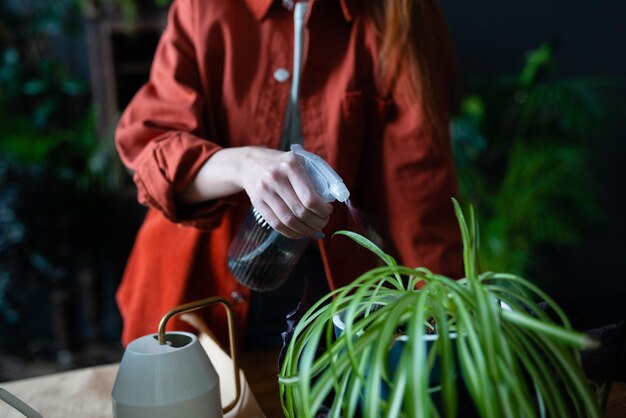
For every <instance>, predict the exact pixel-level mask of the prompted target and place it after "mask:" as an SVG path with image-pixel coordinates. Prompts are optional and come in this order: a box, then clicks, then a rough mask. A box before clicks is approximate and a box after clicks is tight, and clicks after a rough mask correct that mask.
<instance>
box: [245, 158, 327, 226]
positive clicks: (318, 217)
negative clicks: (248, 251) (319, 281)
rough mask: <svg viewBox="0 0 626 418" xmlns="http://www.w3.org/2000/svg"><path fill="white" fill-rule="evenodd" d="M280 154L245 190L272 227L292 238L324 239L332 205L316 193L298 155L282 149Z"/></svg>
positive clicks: (265, 166)
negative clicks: (323, 231)
mask: <svg viewBox="0 0 626 418" xmlns="http://www.w3.org/2000/svg"><path fill="white" fill-rule="evenodd" d="M277 157H278V158H275V159H273V161H271V162H270V163H268V164H265V165H264V168H263V170H261V173H260V176H259V177H258V178H257V179H256V180H255V181H254V186H253V187H252V188H251V189H250V190H248V189H246V191H247V192H248V195H249V196H250V200H251V201H252V204H253V205H254V207H255V208H256V209H257V210H258V211H259V212H260V213H261V215H262V216H263V217H264V218H265V220H266V221H267V222H268V223H269V224H270V226H271V227H272V228H274V229H275V230H276V231H278V232H279V233H281V234H283V235H285V236H287V237H289V238H302V237H312V238H321V236H323V235H322V234H321V230H322V228H324V227H325V226H326V224H327V223H328V220H329V216H330V214H331V213H332V210H333V207H332V205H331V204H330V203H327V202H325V201H324V200H323V199H322V198H321V197H320V196H319V194H317V192H316V191H315V188H314V186H313V184H312V182H311V181H310V180H309V179H308V176H307V174H306V172H305V170H304V167H303V165H302V163H301V162H300V161H299V159H298V157H297V156H296V155H294V154H293V153H291V152H282V153H278V155H277Z"/></svg>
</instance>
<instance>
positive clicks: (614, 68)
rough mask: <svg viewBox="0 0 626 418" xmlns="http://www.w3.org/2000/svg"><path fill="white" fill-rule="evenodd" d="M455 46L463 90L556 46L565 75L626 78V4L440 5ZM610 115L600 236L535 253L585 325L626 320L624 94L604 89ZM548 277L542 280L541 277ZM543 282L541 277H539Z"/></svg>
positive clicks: (552, 286)
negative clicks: (548, 44)
mask: <svg viewBox="0 0 626 418" xmlns="http://www.w3.org/2000/svg"><path fill="white" fill-rule="evenodd" d="M441 4H442V6H443V8H444V11H445V14H446V16H447V19H448V23H449V26H450V30H451V32H452V34H453V37H454V41H455V44H456V51H457V57H458V60H459V66H460V69H461V72H462V77H463V79H464V85H465V88H466V89H467V88H469V87H468V86H471V85H472V82H473V80H475V79H477V78H479V79H484V78H489V77H492V76H495V75H499V74H503V73H514V72H516V71H518V70H519V68H520V67H521V65H522V60H523V57H524V54H525V52H526V51H528V50H530V49H533V48H536V47H537V46H538V45H540V44H542V43H543V42H545V41H548V40H553V41H555V42H556V43H557V44H558V45H559V47H558V49H557V52H556V61H557V64H558V65H559V68H560V73H561V74H563V75H564V76H576V77H577V76H603V77H607V76H615V77H625V76H626V52H625V47H626V25H625V24H624V17H625V16H626V3H625V2H622V1H606V0H605V1H594V2H590V1H583V0H572V1H563V0H552V1H539V0H529V1H524V2H513V1H506V2H502V1H494V0H490V1H485V0H478V1H473V2H461V1H450V0H442V1H441ZM598 92H599V94H600V95H601V97H602V99H603V100H604V101H605V103H607V109H608V110H609V112H610V115H608V116H609V117H607V123H606V124H605V126H604V127H603V129H604V131H601V132H599V133H598V136H597V137H596V138H593V139H592V140H593V141H594V142H595V144H596V145H595V147H596V150H597V151H598V156H599V161H598V163H597V164H596V165H595V167H594V170H593V171H592V172H591V173H590V175H592V176H594V177H596V178H597V184H598V188H599V189H598V196H599V199H600V206H601V209H602V212H603V219H602V220H601V223H600V224H599V225H598V226H597V227H596V228H595V231H594V232H593V233H591V234H589V236H588V237H587V238H586V239H585V240H584V241H583V242H582V243H581V244H579V245H577V246H576V248H570V249H562V250H560V251H550V253H549V254H541V253H538V254H537V257H540V258H542V261H543V263H542V265H543V267H542V268H541V271H539V272H537V273H538V274H539V275H542V276H550V279H549V280H548V279H546V280H545V281H547V282H548V283H549V285H548V286H547V287H546V290H547V291H549V292H550V293H551V294H552V295H553V296H554V297H556V298H557V299H558V300H559V301H560V302H561V303H562V304H564V305H565V306H566V307H567V308H568V309H569V310H570V311H571V312H572V313H574V314H575V315H579V316H582V317H583V318H582V319H583V320H584V321H583V322H584V323H585V325H589V326H594V325H597V324H599V323H602V322H607V321H613V320H623V318H624V312H625V309H624V303H625V302H626V277H624V273H623V265H624V260H625V258H626V257H625V256H626V243H625V241H624V237H626V216H625V215H624V203H625V198H624V190H625V188H624V185H623V180H624V179H625V176H624V161H623V158H624V156H625V155H626V141H625V139H626V122H625V121H626V100H624V95H625V94H626V88H624V84H621V86H610V87H599V88H598ZM544 278H545V277H544ZM538 279H539V280H541V279H542V277H539V278H538Z"/></svg>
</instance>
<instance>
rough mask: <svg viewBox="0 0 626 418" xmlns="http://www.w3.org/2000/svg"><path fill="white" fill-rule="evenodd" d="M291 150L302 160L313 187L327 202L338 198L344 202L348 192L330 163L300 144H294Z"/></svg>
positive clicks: (348, 194) (348, 195)
mask: <svg viewBox="0 0 626 418" xmlns="http://www.w3.org/2000/svg"><path fill="white" fill-rule="evenodd" d="M291 151H293V153H294V154H296V155H298V156H300V157H302V158H303V160H304V168H305V170H306V172H307V174H308V175H309V178H310V179H311V181H312V182H313V184H314V186H315V189H316V190H317V192H318V193H319V194H320V196H322V198H323V199H324V200H326V201H327V202H332V201H334V200H338V201H340V202H345V201H346V200H348V197H350V192H349V191H348V188H347V187H346V185H345V184H343V180H342V179H341V177H339V175H338V174H337V173H336V172H335V170H333V169H332V168H331V166H330V165H328V163H327V162H326V161H324V160H323V159H322V158H320V157H318V156H317V155H315V154H313V153H310V152H308V151H305V150H304V148H302V146H301V145H298V144H294V145H292V146H291Z"/></svg>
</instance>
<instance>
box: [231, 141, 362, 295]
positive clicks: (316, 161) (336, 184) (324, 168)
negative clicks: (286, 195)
mask: <svg viewBox="0 0 626 418" xmlns="http://www.w3.org/2000/svg"><path fill="white" fill-rule="evenodd" d="M291 150H292V151H293V152H294V153H295V154H296V155H298V156H300V157H301V158H302V161H303V163H304V168H305V171H306V173H307V174H308V176H309V178H310V179H311V181H312V182H313V184H314V186H315V189H316V190H317V192H318V193H319V194H320V196H322V198H323V199H324V200H326V201H327V202H332V201H335V200H338V201H340V202H345V201H346V200H347V199H348V197H349V196H350V192H349V191H348V189H347V188H346V186H345V185H344V184H343V180H342V179H341V177H339V176H338V175H337V173H336V172H335V171H334V170H333V169H332V168H331V167H330V166H329V165H328V163H326V161H324V160H323V159H321V158H320V157H318V156H317V155H315V154H312V153H310V152H307V151H305V150H304V149H303V148H302V147H301V146H300V145H292V146H291ZM308 244H309V239H307V238H303V239H291V238H287V237H285V236H284V235H282V234H280V233H278V232H276V231H275V230H274V229H272V227H271V226H270V225H269V224H268V223H267V222H266V221H265V219H263V217H262V216H261V214H260V213H259V212H258V211H257V210H256V209H255V208H254V207H253V208H250V211H249V212H248V215H247V216H246V218H245V220H244V222H243V224H242V225H241V227H240V228H239V231H238V233H237V235H236V236H235V239H234V240H233V242H232V244H231V246H230V248H229V250H228V268H229V269H230V271H231V273H232V274H233V276H235V278H236V279H237V281H239V283H241V284H243V285H244V286H247V287H249V288H251V289H254V290H257V291H268V290H272V289H276V288H277V287H280V286H281V285H282V284H283V283H285V281H286V280H287V278H288V277H289V274H290V273H291V271H292V270H293V269H294V267H295V266H296V264H297V263H298V260H300V257H301V256H302V254H303V253H304V250H305V249H306V247H307V245H308Z"/></svg>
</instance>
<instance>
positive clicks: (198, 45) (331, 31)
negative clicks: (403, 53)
mask: <svg viewBox="0 0 626 418" xmlns="http://www.w3.org/2000/svg"><path fill="white" fill-rule="evenodd" d="M360 4H361V2H359V1H350V0H312V1H311V4H310V7H309V11H308V14H307V20H306V31H307V42H306V44H305V50H304V62H303V68H302V78H301V84H300V99H299V105H300V118H301V123H302V133H303V139H304V148H305V149H306V150H308V151H311V152H314V153H316V154H318V155H320V156H321V157H322V158H324V159H325V160H326V161H328V163H329V164H330V165H331V166H333V167H334V168H335V169H336V171H337V172H338V173H339V175H340V176H341V177H342V178H343V179H344V182H345V183H346V185H347V187H348V189H349V190H350V191H351V198H350V200H351V202H352V205H353V206H355V207H356V208H358V210H359V212H360V213H361V214H362V215H363V216H364V217H365V218H366V219H367V220H368V221H370V223H371V224H372V225H373V226H374V227H375V228H376V230H377V231H378V233H379V234H380V235H381V236H382V238H383V242H384V243H385V244H386V245H387V248H386V249H387V250H388V251H389V252H391V253H392V254H395V255H396V256H397V257H399V259H400V261H401V262H402V263H403V264H406V265H409V266H424V267H427V268H430V269H432V270H433V271H435V272H440V273H443V274H448V275H452V276H460V274H461V252H460V236H459V232H458V227H457V224H456V220H455V217H454V212H453V207H452V203H451V201H450V197H451V196H453V195H454V194H455V192H456V183H455V175H454V169H453V159H452V155H451V150H450V144H449V138H447V137H446V138H434V137H433V134H432V131H431V130H430V129H429V128H428V125H427V124H426V123H425V120H424V117H425V116H424V112H423V108H422V107H421V106H418V105H412V104H410V103H409V101H408V100H406V98H405V97H404V96H403V94H402V92H401V91H396V92H394V94H393V95H392V97H381V96H380V93H379V92H378V91H377V89H376V83H375V80H376V74H377V56H378V42H377V38H376V32H375V29H374V27H373V26H372V24H371V23H370V21H369V20H368V19H366V17H365V16H364V13H363V12H362V11H361V10H360V9H361V7H360ZM292 54H293V17H292V13H291V12H290V11H289V10H286V9H285V8H284V7H282V6H281V4H280V2H273V1H271V0H176V1H175V2H174V4H173V5H172V7H171V10H170V14H169V20H168V25H167V27H166V29H165V31H164V33H163V35H162V38H161V40H160V43H159V46H158V48H157V52H156V55H155V57H154V62H153V66H152V70H151V73H150V80H149V82H148V83H147V84H146V85H145V86H143V87H142V88H141V90H140V91H139V92H138V93H137V95H136V96H135V98H134V99H133V101H132V102H131V103H130V105H129V106H128V108H127V109H126V110H125V112H124V114H123V116H122V119H121V121H120V123H119V126H118V129H117V133H116V144H117V149H118V151H119V154H120V156H121V158H122V160H123V161H124V163H125V164H126V165H127V166H128V167H129V168H130V169H132V170H133V171H134V180H135V182H136V184H137V189H138V196H139V201H140V202H141V203H143V204H145V205H148V206H149V207H151V209H150V210H149V212H148V215H147V217H146V219H145V222H144V224H143V226H142V227H141V229H140V231H139V233H138V235H137V239H136V242H135V246H134V248H133V251H132V253H131V255H130V258H129V261H128V265H127V268H126V272H125V274H124V277H123V280H122V284H121V286H120V289H119V291H118V295H117V296H118V304H119V307H120V311H121V314H122V316H123V319H124V333H123V340H124V342H125V343H128V342H129V341H131V340H132V339H134V338H137V337H139V336H142V335H145V334H148V333H153V332H156V329H157V326H158V322H159V320H160V318H161V316H162V315H163V314H164V313H165V312H166V311H167V310H169V309H171V308H173V307H174V306H177V305H179V304H181V303H185V302H188V301H191V300H196V299H200V298H203V297H208V296H213V295H221V296H223V297H226V298H228V299H231V300H233V301H234V308H235V311H236V313H237V316H238V320H239V324H240V326H241V327H242V328H243V326H244V325H245V319H246V313H247V306H248V304H247V298H248V295H249V291H248V289H247V288H245V287H242V286H241V285H239V284H238V283H237V282H236V281H235V280H234V279H233V277H232V276H231V275H230V273H229V271H228V268H227V265H226V253H227V250H228V247H229V244H230V242H231V240H232V238H233V236H234V234H235V233H236V231H237V229H238V227H239V225H240V223H241V221H242V219H243V216H244V215H245V213H246V212H247V210H248V207H249V201H248V200H247V197H246V196H245V194H244V193H241V194H239V195H237V196H232V197H228V198H224V199H219V200H215V201H211V202H207V203H205V204H200V205H197V206H196V207H194V208H185V207H183V206H181V205H179V204H177V201H176V195H177V193H179V192H180V191H181V190H182V189H183V188H184V187H185V186H186V185H187V184H188V183H189V182H190V181H191V180H192V178H193V177H194V176H195V174H196V173H197V172H198V170H199V169H200V167H201V166H202V164H203V163H204V162H205V161H206V160H207V159H208V158H210V157H211V155H212V154H213V153H215V152H217V151H219V150H220V149H221V148H223V147H236V146H243V145H256V146H264V147H271V148H277V147H278V146H279V142H280V137H281V130H282V127H283V122H284V113H285V109H286V107H287V101H288V98H289V92H290V82H289V81H286V80H284V77H275V76H274V74H275V73H276V71H277V70H279V69H286V70H287V71H288V72H291V67H292V63H293V56H292ZM284 74H285V73H284V71H283V72H282V73H281V75H283V76H284ZM440 77H441V81H442V82H446V77H447V75H446V74H441V75H440ZM339 229H351V230H355V224H354V221H353V220H352V219H351V217H350V214H349V211H348V210H347V208H346V206H345V205H342V204H337V205H336V206H335V211H334V213H333V214H332V216H331V219H330V222H329V224H328V225H327V227H326V228H325V232H326V238H325V239H323V240H321V241H320V243H319V245H320V252H321V254H322V258H323V262H324V266H325V269H326V273H327V275H328V280H329V286H330V287H331V289H332V288H335V287H338V286H341V285H343V284H346V283H348V282H350V281H352V280H353V279H355V278H356V277H357V276H358V275H360V274H361V273H363V272H365V271H366V269H367V268H368V267H369V266H371V265H372V264H371V263H372V259H371V258H368V257H366V256H364V255H363V254H362V252H361V251H360V250H359V249H358V248H357V245H356V244H355V243H353V242H351V241H350V240H349V239H347V238H345V237H335V238H333V237H332V232H334V231H337V230H339ZM205 319H206V320H207V321H208V322H209V325H210V326H211V327H212V328H213V330H214V331H215V332H216V333H218V334H219V335H223V333H222V331H223V330H224V328H225V325H224V323H225V322H224V315H223V314H222V313H221V312H219V311H218V310H216V311H215V312H207V313H206V315H205ZM171 322H172V328H174V329H182V328H184V326H183V325H181V324H180V323H178V322H176V321H171Z"/></svg>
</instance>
